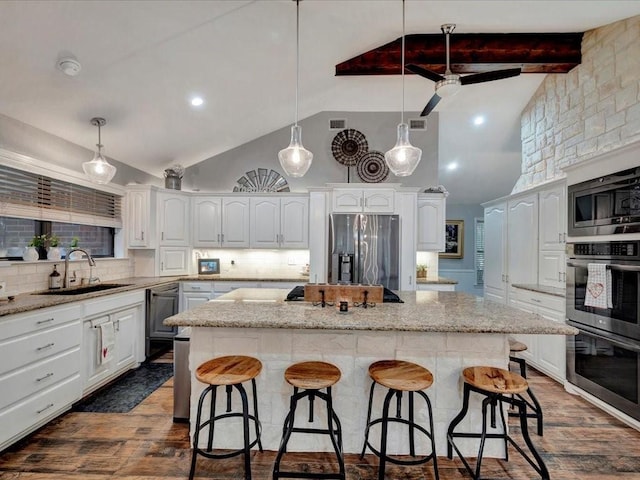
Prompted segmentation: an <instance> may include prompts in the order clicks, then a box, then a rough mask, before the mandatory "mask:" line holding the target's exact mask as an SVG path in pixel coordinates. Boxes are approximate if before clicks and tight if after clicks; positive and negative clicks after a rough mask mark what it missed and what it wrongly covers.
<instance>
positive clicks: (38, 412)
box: [36, 403, 53, 415]
mask: <svg viewBox="0 0 640 480" xmlns="http://www.w3.org/2000/svg"><path fill="white" fill-rule="evenodd" d="M51 407H53V403H50V404H49V405H47V406H46V407H44V408H42V409H40V410H36V413H37V414H38V415H40V414H41V413H42V412H44V411H45V410H49V409H50V408H51Z"/></svg>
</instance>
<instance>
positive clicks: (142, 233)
mask: <svg viewBox="0 0 640 480" xmlns="http://www.w3.org/2000/svg"><path fill="white" fill-rule="evenodd" d="M140 233H141V235H142V240H144V231H142V232H140Z"/></svg>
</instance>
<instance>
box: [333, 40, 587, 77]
mask: <svg viewBox="0 0 640 480" xmlns="http://www.w3.org/2000/svg"><path fill="white" fill-rule="evenodd" d="M450 41H451V70H452V71H453V72H454V73H480V72H488V71H491V70H501V69H504V68H513V67H522V72H523V73H567V72H568V71H569V70H571V69H572V68H574V67H575V66H576V65H579V64H580V62H581V60H582V51H581V46H582V33H459V34H458V33H453V34H452V35H451V37H450ZM401 45H402V42H401V38H398V39H396V40H394V41H393V42H390V43H387V44H386V45H382V46H380V47H378V48H375V49H373V50H369V51H368V52H366V53H363V54H361V55H358V56H356V57H353V58H351V59H349V60H347V61H345V62H342V63H339V64H338V65H336V75H337V76H343V75H398V74H399V73H400V62H401ZM445 63H446V52H445V37H444V35H443V34H414V35H407V36H406V41H405V64H415V65H419V66H421V67H424V68H427V69H429V70H433V71H434V72H437V73H444V70H445ZM407 73H410V72H407Z"/></svg>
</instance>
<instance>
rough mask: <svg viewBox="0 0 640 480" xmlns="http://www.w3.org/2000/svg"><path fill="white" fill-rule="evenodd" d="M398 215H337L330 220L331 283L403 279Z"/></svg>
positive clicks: (395, 284)
mask: <svg viewBox="0 0 640 480" xmlns="http://www.w3.org/2000/svg"><path fill="white" fill-rule="evenodd" d="M399 256H400V218H399V216H398V215H367V214H362V213H349V214H337V213H334V214H332V215H331V216H330V219H329V275H328V278H329V282H331V283H354V284H358V283H360V284H373V285H383V286H384V287H387V288H388V289H390V290H397V289H398V288H399V282H400V280H399V279H400V267H399V265H400V261H399Z"/></svg>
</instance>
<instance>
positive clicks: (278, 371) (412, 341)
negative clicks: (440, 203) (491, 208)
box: [165, 289, 577, 456]
mask: <svg viewBox="0 0 640 480" xmlns="http://www.w3.org/2000/svg"><path fill="white" fill-rule="evenodd" d="M287 293H288V292H287V290H280V289H238V290H235V291H233V292H231V293H229V294H227V295H224V296H222V297H220V298H218V299H216V300H212V301H210V302H208V303H206V304H204V305H201V306H198V307H196V308H194V309H192V310H189V311H186V312H183V313H181V314H178V315H175V316H172V317H169V318H168V319H167V320H165V324H167V325H177V326H183V327H184V326H190V327H192V333H191V345H190V348H191V350H190V356H189V365H190V369H191V371H192V372H193V371H195V369H196V368H197V366H198V365H200V364H201V363H203V362H205V361H206V360H208V359H210V358H213V357H215V356H220V355H230V354H235V355H251V356H255V357H256V358H258V359H260V361H261V362H262V363H263V370H262V372H261V374H260V375H259V377H258V378H257V383H258V397H259V398H258V400H259V401H258V406H259V413H260V420H261V421H262V428H263V430H262V443H263V446H264V448H266V449H268V450H277V449H278V445H279V441H280V436H281V433H282V422H283V420H284V417H285V415H286V412H287V410H288V407H289V395H290V394H291V387H290V386H289V385H288V384H287V383H286V382H285V381H284V377H283V375H284V371H285V369H286V368H287V367H288V366H289V365H291V364H292V363H295V362H299V361H304V360H324V361H327V362H331V363H333V364H335V365H336V366H338V367H339V368H340V370H341V371H342V378H341V380H340V382H339V383H338V384H337V385H336V386H335V387H334V388H333V395H334V408H335V410H336V412H337V413H338V415H339V416H340V419H341V421H342V426H343V435H344V450H345V452H347V453H358V452H360V449H361V448H362V441H363V432H364V425H365V420H366V406H367V400H368V391H369V386H370V379H369V377H368V375H367V369H368V366H369V365H370V364H371V363H372V362H374V361H376V360H380V359H385V358H392V359H402V360H408V361H412V362H416V363H418V364H420V365H423V366H424V367H426V368H428V369H429V370H431V371H432V372H433V374H434V384H433V386H432V387H431V388H430V389H429V390H428V391H427V394H428V395H429V397H430V398H431V402H432V405H433V411H434V423H435V438H436V446H437V450H438V453H439V454H440V455H444V454H445V452H446V429H447V426H448V424H449V422H450V421H451V419H452V418H453V417H454V416H455V415H456V413H457V412H458V411H459V409H460V406H461V403H462V395H461V391H462V388H461V381H460V373H461V371H462V369H463V368H464V367H466V366H470V365H478V364H482V365H490V366H496V367H502V368H506V367H507V364H508V356H509V348H508V341H507V338H508V336H509V334H517V333H527V334H552V335H553V334H556V335H575V334H576V333H577V330H575V329H574V328H572V327H569V326H567V325H565V324H563V323H558V322H553V321H550V320H546V319H543V318H541V317H540V316H538V315H533V314H528V313H525V312H522V311H520V310H516V309H514V308H511V307H508V306H505V305H500V304H497V303H494V302H490V301H485V300H484V299H482V298H481V297H476V296H473V295H469V294H465V293H462V292H428V291H418V292H399V293H398V295H399V296H400V298H401V299H402V300H403V301H404V303H383V304H378V305H376V306H374V307H370V308H366V309H365V308H361V307H360V308H357V307H353V306H350V307H349V312H348V313H346V314H344V313H340V312H339V311H338V310H337V308H336V307H335V306H334V307H330V306H327V307H326V308H322V307H321V306H319V305H313V304H311V303H308V302H286V301H285V298H286V296H287ZM202 390H203V385H202V384H200V383H199V382H197V381H195V380H194V379H192V386H191V412H192V415H191V422H192V424H191V428H192V431H193V423H194V422H195V413H194V412H195V410H196V407H197V401H198V398H199V396H200V393H201V392H202ZM382 390H383V389H381V388H380V389H378V390H377V395H376V403H375V404H374V405H380V403H379V402H380V401H381V397H382V393H383V392H382ZM405 397H406V396H405ZM404 401H406V399H405V400H404ZM474 402H476V399H473V401H472V405H471V408H473V409H475V410H474V411H475V412H478V413H479V412H480V406H479V402H477V403H474ZM304 408H305V409H306V406H305V407H304ZM374 408H375V407H374ZM318 410H321V408H318ZM424 410H426V409H424ZM424 410H418V411H417V413H416V418H417V420H418V421H421V422H426V419H425V418H424V415H425V411H424ZM304 417H305V415H304V414H302V415H300V418H304ZM472 418H473V419H474V422H476V423H477V422H479V421H480V415H479V414H478V415H474V416H472ZM322 421H323V418H322V415H321V414H320V412H316V422H322ZM468 421H469V420H468ZM300 424H301V425H304V422H301V423H300ZM321 424H322V423H321ZM296 425H298V424H296ZM466 426H467V427H470V426H471V425H470V424H467V425H466ZM240 430H241V428H238V426H237V425H236V426H230V427H229V428H224V429H222V428H221V433H222V432H224V433H223V434H221V437H220V438H223V439H224V443H223V444H222V446H225V447H235V446H237V445H238V444H239V443H240V435H239V433H240ZM217 431H218V426H217V425H216V432H217ZM372 432H373V433H372V435H376V434H377V432H375V431H373V430H372ZM325 440H326V439H324V438H317V436H308V435H307V436H305V435H299V437H298V438H297V439H296V442H292V447H291V448H290V450H301V451H324V450H327V451H329V450H330V449H331V445H330V443H329V442H328V441H325ZM405 443H406V438H405V435H403V436H402V437H400V436H399V435H398V436H397V437H396V438H394V439H393V441H391V442H390V445H393V446H396V447H397V448H398V449H399V450H400V451H405V452H406V451H407V450H406V448H407V446H406V445H405ZM491 443H493V444H494V445H490V444H488V446H487V448H488V450H487V452H486V454H488V455H496V456H500V455H501V445H497V444H498V443H500V442H491ZM474 444H475V443H474ZM474 444H471V443H469V444H462V445H463V447H462V448H463V452H464V451H465V450H466V452H465V453H472V452H473V451H474V450H475V447H473V446H472V445H474Z"/></svg>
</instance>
